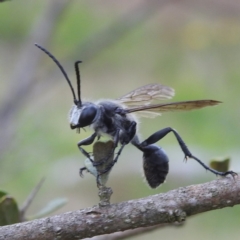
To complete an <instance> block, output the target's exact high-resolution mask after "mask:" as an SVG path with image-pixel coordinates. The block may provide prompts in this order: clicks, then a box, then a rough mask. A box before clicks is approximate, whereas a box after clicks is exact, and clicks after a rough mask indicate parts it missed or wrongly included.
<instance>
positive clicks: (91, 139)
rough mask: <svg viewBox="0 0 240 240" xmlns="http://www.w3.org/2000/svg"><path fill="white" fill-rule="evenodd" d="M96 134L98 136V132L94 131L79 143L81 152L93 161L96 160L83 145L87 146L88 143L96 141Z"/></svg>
mask: <svg viewBox="0 0 240 240" xmlns="http://www.w3.org/2000/svg"><path fill="white" fill-rule="evenodd" d="M96 136H97V133H96V132H95V133H93V134H92V135H91V136H90V137H88V138H85V139H83V140H82V141H80V142H79V143H78V144H77V145H78V148H79V150H80V151H81V153H82V154H83V155H84V156H85V157H87V158H88V159H89V160H90V161H91V162H94V161H93V159H91V157H90V154H89V153H88V152H87V151H86V150H84V149H83V148H82V147H81V146H82V145H84V146H86V145H90V144H92V143H93V142H94V140H95V138H96Z"/></svg>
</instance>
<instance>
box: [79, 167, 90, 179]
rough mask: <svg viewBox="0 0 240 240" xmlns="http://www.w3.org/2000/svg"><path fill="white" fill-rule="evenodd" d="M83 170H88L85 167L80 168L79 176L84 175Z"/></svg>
mask: <svg viewBox="0 0 240 240" xmlns="http://www.w3.org/2000/svg"><path fill="white" fill-rule="evenodd" d="M83 171H87V172H88V170H87V168H86V167H82V168H80V170H79V175H80V177H84V176H83Z"/></svg>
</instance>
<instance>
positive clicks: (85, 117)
mask: <svg viewBox="0 0 240 240" xmlns="http://www.w3.org/2000/svg"><path fill="white" fill-rule="evenodd" d="M96 114H97V106H96V105H94V104H87V105H85V106H84V105H83V106H82V107H80V108H79V107H78V106H73V107H72V109H71V111H70V119H69V120H70V126H71V128H72V129H74V128H83V127H87V126H89V125H91V124H92V123H93V122H94V119H95V117H96Z"/></svg>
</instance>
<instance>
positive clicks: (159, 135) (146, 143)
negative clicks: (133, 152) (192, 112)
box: [138, 127, 237, 177]
mask: <svg viewBox="0 0 240 240" xmlns="http://www.w3.org/2000/svg"><path fill="white" fill-rule="evenodd" d="M170 132H173V133H174V135H175V137H176V138H177V141H178V143H179V145H180V147H181V149H182V151H183V153H184V154H185V159H186V160H187V158H193V159H195V160H196V161H197V162H198V163H199V164H200V165H202V167H204V168H205V169H206V170H208V171H210V172H212V173H214V174H216V175H220V176H226V175H229V174H230V175H231V176H232V177H234V176H236V175H237V173H235V172H233V171H227V172H219V171H216V170H214V169H212V168H210V167H208V166H207V165H206V164H204V163H203V162H202V161H201V160H199V159H198V158H197V157H195V156H193V155H192V153H191V152H190V151H189V149H188V147H187V146H186V144H185V143H184V141H183V140H182V138H181V137H180V135H179V134H178V133H177V132H176V131H175V130H174V129H172V128H170V127H168V128H164V129H162V130H159V131H157V132H156V133H154V134H152V135H151V136H150V137H149V138H147V139H146V140H145V141H143V142H142V143H141V144H140V145H139V146H138V148H139V149H140V150H141V149H144V148H145V147H146V146H149V145H151V144H153V143H156V142H158V141H159V140H161V139H162V138H163V137H165V136H166V135H167V134H168V133H170Z"/></svg>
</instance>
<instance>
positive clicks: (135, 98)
mask: <svg viewBox="0 0 240 240" xmlns="http://www.w3.org/2000/svg"><path fill="white" fill-rule="evenodd" d="M174 94H175V91H174V89H172V88H170V87H167V86H164V85H162V84H158V83H154V84H148V85H145V86H142V87H139V88H137V89H135V90H133V91H131V92H129V93H127V94H126V95H124V96H122V97H120V98H118V99H117V101H119V102H120V103H124V104H125V105H127V106H143V105H144V106H146V105H149V104H150V103H151V102H152V101H154V100H164V99H170V98H172V97H173V96H174Z"/></svg>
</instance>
